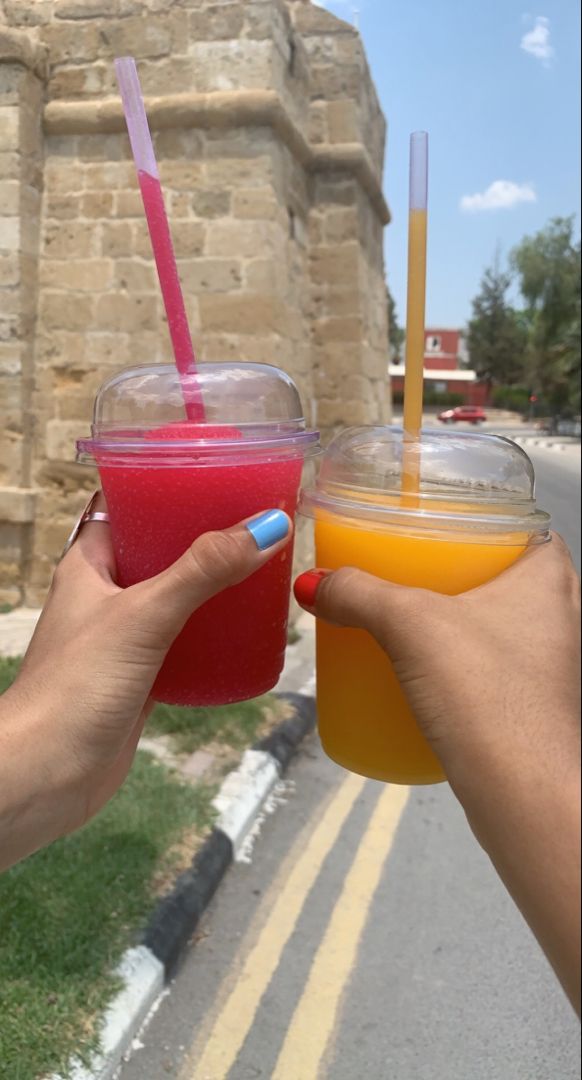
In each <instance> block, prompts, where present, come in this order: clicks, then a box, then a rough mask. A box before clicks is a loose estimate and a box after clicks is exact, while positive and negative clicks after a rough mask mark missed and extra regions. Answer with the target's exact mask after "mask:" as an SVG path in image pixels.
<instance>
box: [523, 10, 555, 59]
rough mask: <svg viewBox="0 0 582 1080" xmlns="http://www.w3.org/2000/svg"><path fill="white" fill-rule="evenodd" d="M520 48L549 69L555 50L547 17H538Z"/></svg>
mask: <svg viewBox="0 0 582 1080" xmlns="http://www.w3.org/2000/svg"><path fill="white" fill-rule="evenodd" d="M520 48H521V49H523V51H524V52H526V53H529V55H530V56H535V58H536V60H541V62H542V64H543V65H544V67H549V65H550V62H551V61H552V60H553V58H554V55H555V50H554V47H553V45H552V44H551V42H550V20H549V19H547V18H546V16H545V15H537V16H536V18H535V20H534V24H533V26H532V28H531V30H527V31H526V33H525V34H524V35H523V37H522V39H521V42H520Z"/></svg>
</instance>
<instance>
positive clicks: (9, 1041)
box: [0, 753, 215, 1080]
mask: <svg viewBox="0 0 582 1080" xmlns="http://www.w3.org/2000/svg"><path fill="white" fill-rule="evenodd" d="M214 793H215V789H214V788H211V787H208V786H205V785H197V786H196V787H191V786H187V785H185V784H183V783H180V782H178V781H177V780H176V779H175V778H173V777H172V776H171V775H170V774H169V773H168V772H167V770H166V769H165V768H164V767H163V766H161V765H159V764H158V763H157V762H155V761H154V760H152V759H151V758H150V757H149V755H147V754H143V753H139V754H138V755H137V757H136V761H135V764H134V767H133V769H132V772H131V774H130V776H129V778H128V780H127V781H126V783H125V785H124V786H123V788H122V789H121V791H120V792H119V793H118V795H117V796H116V797H115V798H114V799H113V800H112V801H111V803H109V805H108V806H107V807H106V809H105V810H104V811H103V813H102V814H101V815H100V816H99V817H98V818H97V819H96V820H95V821H93V822H91V824H90V825H88V826H87V827H86V828H85V829H83V830H82V831H81V832H79V833H76V834H75V835H73V836H71V837H67V838H65V839H63V840H60V841H58V842H57V843H55V844H53V845H52V847H50V848H48V849H47V850H45V851H42V852H39V853H38V854H37V855H35V856H33V857H32V858H30V859H28V860H27V861H26V862H24V863H22V864H20V865H18V866H16V867H14V868H13V869H11V870H9V871H7V872H6V873H5V874H3V875H2V876H1V877H0V1062H1V1063H2V1065H1V1067H0V1074H1V1075H3V1076H6V1077H10V1078H11V1080H33V1078H37V1077H40V1076H42V1075H44V1074H46V1073H51V1072H52V1071H59V1072H65V1071H66V1068H67V1062H68V1060H69V1058H70V1056H71V1055H72V1054H79V1053H80V1054H81V1056H85V1058H86V1056H87V1055H88V1054H89V1052H90V1050H91V1049H92V1048H93V1047H94V1046H95V1044H96V1039H97V1033H98V1023H97V1021H96V1017H97V1016H98V1015H99V1014H100V1012H101V1011H102V1010H103V1008H104V1007H105V1005H106V1004H107V1002H108V1001H109V1000H110V998H111V996H112V994H113V993H114V992H115V990H116V988H117V987H116V980H115V976H114V975H113V974H112V971H113V970H114V969H115V967H116V965H117V963H118V962H119V959H120V957H121V955H122V953H123V951H124V950H125V949H126V948H127V946H128V945H129V944H130V942H131V940H132V937H133V935H134V933H135V932H136V931H137V930H138V929H140V928H141V927H142V926H143V924H144V921H145V919H146V918H147V915H148V913H149V912H150V910H151V909H152V907H153V905H154V904H155V901H156V893H155V889H154V885H153V883H154V880H155V879H156V878H157V879H158V880H159V878H160V875H161V874H163V873H164V872H170V871H171V870H172V868H173V867H175V865H176V863H177V862H178V860H179V858H180V851H179V847H177V846H176V845H177V844H178V843H179V841H180V838H181V836H182V835H183V834H184V832H185V831H186V830H193V829H195V830H196V831H197V832H203V831H205V830H206V829H208V827H209V826H210V825H211V823H212V819H213V812H212V807H211V800H212V797H213V795H214ZM2 1070H4V1071H2Z"/></svg>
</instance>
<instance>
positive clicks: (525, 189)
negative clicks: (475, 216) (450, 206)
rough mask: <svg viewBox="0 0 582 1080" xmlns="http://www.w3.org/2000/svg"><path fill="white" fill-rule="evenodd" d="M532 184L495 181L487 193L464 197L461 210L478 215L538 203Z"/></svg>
mask: <svg viewBox="0 0 582 1080" xmlns="http://www.w3.org/2000/svg"><path fill="white" fill-rule="evenodd" d="M536 200H537V196H536V193H535V191H534V188H533V186H532V184H516V183H515V182H514V181H513V180H494V181H493V183H492V184H489V187H488V188H487V189H486V190H485V191H478V192H476V194H475V195H463V198H462V199H461V202H460V207H461V210H464V211H465V212H467V213H476V212H478V211H480V210H509V209H511V207H512V206H517V205H518V204H519V203H532V202H536Z"/></svg>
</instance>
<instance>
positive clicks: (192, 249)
mask: <svg viewBox="0 0 582 1080" xmlns="http://www.w3.org/2000/svg"><path fill="white" fill-rule="evenodd" d="M171 230H172V239H173V241H174V250H175V252H176V258H178V259H190V258H194V257H195V256H197V255H203V254H204V250H205V243H206V226H205V225H204V224H202V222H198V221H175V222H172V223H171ZM148 244H149V249H148ZM136 250H137V252H138V254H140V255H145V257H146V258H147V256H148V254H151V244H150V240H149V236H148V237H147V244H146V243H144V242H143V235H142V236H141V242H140V244H139V245H138V246H137V247H136Z"/></svg>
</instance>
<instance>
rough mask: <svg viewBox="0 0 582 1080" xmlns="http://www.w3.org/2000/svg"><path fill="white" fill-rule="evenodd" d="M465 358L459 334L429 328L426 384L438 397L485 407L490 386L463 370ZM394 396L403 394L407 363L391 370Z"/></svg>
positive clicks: (426, 352) (448, 330) (447, 330)
mask: <svg viewBox="0 0 582 1080" xmlns="http://www.w3.org/2000/svg"><path fill="white" fill-rule="evenodd" d="M464 362H465V354H464V350H463V339H462V335H461V331H460V330H450V329H448V328H442V327H435V328H432V327H431V328H427V330H426V331H425V339H424V382H425V387H426V389H427V390H432V391H433V393H435V394H458V395H459V397H460V398H461V399H462V402H460V403H462V404H464V405H485V404H486V402H487V392H488V390H487V385H486V384H485V383H482V382H479V381H478V379H477V375H476V373H475V372H474V371H471V370H470V369H469V368H467V367H465V366H464ZM389 372H390V379H391V383H392V392H393V394H396V395H398V394H402V392H403V390H404V360H402V361H401V363H399V364H397V363H391V364H390V367H389Z"/></svg>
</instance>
